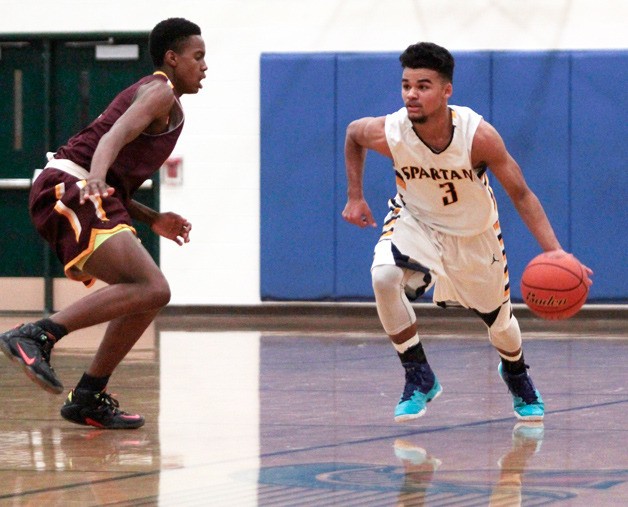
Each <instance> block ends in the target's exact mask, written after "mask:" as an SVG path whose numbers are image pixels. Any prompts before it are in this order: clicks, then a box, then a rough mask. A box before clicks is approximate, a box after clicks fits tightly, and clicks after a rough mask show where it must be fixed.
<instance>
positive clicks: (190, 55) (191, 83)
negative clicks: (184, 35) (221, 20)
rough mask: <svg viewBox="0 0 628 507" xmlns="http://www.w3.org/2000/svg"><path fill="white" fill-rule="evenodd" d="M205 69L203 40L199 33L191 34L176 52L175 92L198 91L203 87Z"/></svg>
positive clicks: (181, 93)
mask: <svg viewBox="0 0 628 507" xmlns="http://www.w3.org/2000/svg"><path fill="white" fill-rule="evenodd" d="M206 70H207V65H206V64H205V42H204V41H203V38H202V37H201V36H200V35H192V36H190V37H188V40H187V41H186V43H185V44H184V46H183V48H182V49H181V51H180V52H179V53H176V67H175V68H174V76H175V79H174V81H173V83H174V85H175V89H176V91H177V93H178V94H179V95H183V94H184V93H198V91H199V90H200V89H201V88H202V87H203V85H202V84H201V81H202V80H203V79H205V71H206Z"/></svg>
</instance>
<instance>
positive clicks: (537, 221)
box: [342, 43, 592, 422]
mask: <svg viewBox="0 0 628 507" xmlns="http://www.w3.org/2000/svg"><path fill="white" fill-rule="evenodd" d="M399 60H400V61H401V65H402V67H403V74H402V79H401V96H402V99H403V102H404V104H405V105H404V107H402V108H401V109H400V110H399V111H397V112H396V113H393V114H389V115H387V116H379V117H376V118H373V117H367V118H360V119H358V120H355V121H353V122H351V124H350V125H349V126H348V128H347V133H346V140H345V163H346V171H347V183H348V189H347V193H348V199H347V204H346V206H345V208H344V211H343V212H342V216H343V218H344V219H345V220H347V221H348V222H349V223H352V224H354V225H357V226H359V227H367V226H372V227H376V226H377V224H376V222H375V220H374V219H373V215H372V214H371V210H370V208H369V206H368V204H367V202H366V201H365V199H364V194H363V184H362V180H363V174H364V162H365V159H366V153H367V150H369V149H370V150H374V151H376V152H378V153H380V154H381V155H384V156H386V157H388V158H390V159H392V161H393V166H394V170H395V176H396V182H397V195H396V196H395V197H394V198H393V199H391V200H390V202H389V206H390V212H389V214H388V215H387V217H386V219H385V221H384V224H383V231H382V235H381V237H380V240H379V242H378V243H377V245H376V246H375V254H374V259H373V265H372V268H371V275H372V281H373V289H374V292H375V301H376V305H377V311H378V315H379V318H380V321H381V323H382V326H383V328H384V330H385V332H386V333H387V334H388V336H389V337H390V340H391V341H392V344H393V346H394V348H395V349H396V350H397V353H398V355H399V358H400V359H401V363H402V365H403V367H404V369H405V380H406V384H405V388H404V391H403V393H402V395H401V398H400V400H399V403H398V405H397V407H396V409H395V420H396V421H398V422H403V421H408V420H412V419H416V418H417V417H420V416H422V415H423V414H424V413H425V410H426V404H427V403H428V402H429V401H431V400H433V399H434V398H436V397H437V396H438V395H439V394H440V393H441V391H442V387H441V385H440V383H439V382H438V379H437V378H436V376H435V375H434V373H433V372H432V369H431V368H430V366H429V364H428V362H427V359H426V356H425V352H424V350H423V345H422V343H421V341H420V339H419V335H418V332H417V324H416V315H415V312H414V310H413V308H412V306H411V304H410V299H416V298H417V297H419V296H420V295H422V294H423V293H424V292H425V291H426V290H428V289H430V288H431V287H432V286H433V287H434V295H433V299H434V302H435V303H437V304H438V305H440V306H448V305H457V306H463V307H465V308H469V309H471V310H473V311H474V312H475V313H476V314H477V315H478V316H479V317H480V318H481V319H482V320H483V321H484V323H485V324H486V326H487V328H488V334H489V338H490V341H491V343H492V344H493V346H494V347H495V349H496V350H497V352H498V354H499V356H500V358H501V362H500V363H499V366H498V371H499V374H500V375H501V378H502V379H503V380H504V382H505V383H506V384H507V385H508V389H509V391H510V393H511V394H512V397H513V405H514V411H515V415H516V416H517V417H518V418H519V419H522V420H532V421H534V420H537V421H538V420H542V419H543V416H544V404H543V400H542V398H541V395H540V393H539V391H538V390H537V389H536V388H535V386H534V384H533V383H532V379H531V378H530V376H529V375H528V373H527V368H528V366H527V365H526V364H525V362H524V357H523V351H522V342H521V332H520V330H519V325H518V323H517V319H516V318H515V317H514V315H513V312H512V307H511V302H510V290H509V287H510V284H509V280H508V268H507V262H506V253H505V249H504V242H503V239H502V234H501V230H500V226H499V221H498V214H497V203H496V202H495V197H494V195H493V191H492V190H491V187H490V186H489V181H488V175H487V169H488V168H490V170H491V172H492V173H493V174H494V175H495V177H496V178H497V180H498V181H499V182H500V183H501V185H502V186H503V187H504V189H505V190H506V192H507V193H508V195H509V197H510V198H511V199H512V202H513V203H514V205H515V208H516V209H517V211H518V212H519V215H520V216H521V218H522V220H523V221H524V223H525V224H526V226H527V227H528V228H529V229H530V231H531V233H532V234H533V235H534V237H535V238H536V240H537V241H538V243H539V245H540V247H541V248H542V249H543V251H546V252H554V253H555V255H558V256H559V255H567V254H566V253H565V252H564V251H563V250H562V247H561V245H560V243H559V241H558V239H557V238H556V235H555V234H554V231H553V229H552V226H551V225H550V223H549V220H548V219H547V216H546V214H545V211H544V210H543V207H542V205H541V203H540V202H539V200H538V198H537V197H536V195H535V194H534V193H533V192H532V191H531V190H530V189H529V188H528V186H527V184H526V182H525V179H524V177H523V175H522V173H521V169H520V168H519V166H518V165H517V163H516V162H515V160H514V159H513V158H512V156H511V155H510V154H509V152H508V151H507V149H506V147H505V145H504V142H503V140H502V138H501V136H500V135H499V133H498V132H497V131H496V130H495V128H494V127H493V126H491V125H490V124H489V123H487V122H486V121H484V120H483V119H482V117H481V116H480V115H479V114H477V113H475V112H474V111H472V110H471V109H469V108H466V107H460V106H453V105H449V104H448V99H449V97H450V96H451V94H452V91H453V88H452V80H453V70H454V60H453V57H452V56H451V54H450V53H449V51H447V50H446V49H445V48H442V47H440V46H437V45H436V44H433V43H418V44H414V45H411V46H409V47H408V48H407V49H406V50H405V51H404V52H403V54H402V55H401V56H400V58H399ZM585 270H586V272H587V273H588V274H589V275H591V274H592V271H591V270H590V269H589V268H586V267H585ZM587 283H589V284H590V283H591V282H590V280H587Z"/></svg>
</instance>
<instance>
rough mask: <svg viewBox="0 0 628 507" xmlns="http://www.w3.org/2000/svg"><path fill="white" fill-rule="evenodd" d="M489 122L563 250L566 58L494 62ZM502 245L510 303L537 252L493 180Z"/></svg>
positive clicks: (512, 57)
mask: <svg viewBox="0 0 628 507" xmlns="http://www.w3.org/2000/svg"><path fill="white" fill-rule="evenodd" d="M492 88H493V93H492V96H493V101H492V110H493V117H494V119H493V121H492V122H491V123H492V124H493V125H494V126H495V128H496V129H497V130H498V131H499V133H500V134H501V136H502V138H503V139H504V142H505V143H506V146H507V148H508V151H509V152H510V153H511V155H512V156H513V157H514V159H515V160H516V161H517V162H518V163H519V165H520V167H521V168H522V170H523V171H524V175H525V177H526V180H527V182H528V185H529V186H530V187H531V188H532V190H533V191H534V193H535V194H536V195H537V197H538V198H539V199H540V200H541V202H542V203H543V207H544V208H545V212H546V213H547V215H548V217H549V219H550V222H551V223H552V226H553V227H554V231H555V232H556V234H557V236H558V238H559V240H560V241H561V243H562V245H563V248H564V249H566V250H570V248H571V246H570V243H571V241H570V237H569V93H568V90H569V55H568V54H566V53H558V52H547V53H521V52H517V53H515V52H504V53H497V54H495V55H494V56H493V78H492ZM491 183H492V187H493V189H494V190H495V195H496V198H497V203H498V206H499V213H500V224H501V227H502V232H503V233H504V238H505V243H506V254H507V256H508V269H509V274H510V282H511V288H512V295H513V297H519V296H520V287H519V280H520V279H521V274H522V272H523V269H524V268H525V266H526V264H527V263H528V262H529V261H530V259H532V258H533V257H534V256H536V255H538V254H539V253H541V249H540V247H539V245H538V243H537V242H536V240H535V239H534V237H533V236H532V234H530V232H529V231H528V229H527V228H526V227H525V226H524V225H523V223H522V221H521V218H520V217H519V215H518V213H517V212H516V210H515V208H514V206H513V204H512V201H511V200H510V199H509V197H508V195H507V194H506V192H505V191H504V190H503V187H502V186H501V185H500V184H498V182H497V178H496V177H495V176H494V175H491Z"/></svg>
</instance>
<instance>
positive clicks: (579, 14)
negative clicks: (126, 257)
mask: <svg viewBox="0 0 628 507" xmlns="http://www.w3.org/2000/svg"><path fill="white" fill-rule="evenodd" d="M175 3H176V6H175V5H174V4H175ZM0 12H2V13H3V14H2V16H0V33H3V32H4V33H16V32H92V31H95V32H106V31H127V30H128V31H143V30H146V31H149V30H150V29H151V28H152V27H153V26H154V25H155V24H156V23H157V22H159V21H160V20H161V19H164V18H167V17H172V16H181V17H186V18H188V19H190V20H192V21H194V22H196V23H198V24H199V25H200V26H201V28H202V30H203V35H204V38H205V42H206V45H207V63H208V65H209V71H208V78H207V79H206V80H205V85H204V89H203V90H201V92H200V94H199V95H196V96H186V97H184V100H183V103H184V107H185V108H186V114H187V122H186V127H185V129H184V132H183V134H182V136H181V138H180V141H179V144H178V146H177V149H176V153H178V154H181V155H182V156H183V157H184V159H185V161H184V184H183V186H181V187H179V188H177V187H174V188H163V190H162V195H161V202H162V209H164V210H173V211H177V212H179V213H181V214H183V215H184V216H186V217H188V218H189V219H190V220H191V221H192V223H193V226H194V230H193V235H192V242H191V243H189V244H188V245H186V246H184V247H181V248H179V247H177V246H176V245H174V244H170V243H168V244H165V243H164V244H163V245H162V267H163V270H164V272H165V273H166V276H167V277H168V279H169V280H170V283H171V286H172V290H173V298H172V304H175V305H210V304H211V305H214V304H254V303H257V302H259V300H260V299H259V56H260V53H262V52H269V51H270V52H290V51H402V50H403V49H404V48H405V47H406V46H408V45H409V44H411V43H414V42H417V41H419V40H431V41H434V42H437V43H439V44H441V45H444V46H446V47H448V48H449V49H451V50H464V49H533V50H535V49H579V48H594V49H599V48H613V49H614V48H622V49H625V48H627V47H628V30H626V25H625V23H626V19H628V2H627V1H626V0H596V1H587V0H316V1H314V2H306V1H304V0H198V1H192V0H187V1H186V0H179V1H177V2H172V1H171V0H169V1H164V0H153V1H152V2H149V3H146V2H140V1H133V0H124V1H121V0H107V1H89V0H55V1H54V2H42V1H41V0H21V1H20V2H15V1H13V0H12V1H10V2H9V1H6V0H0ZM304 100H307V97H304ZM386 112H387V111H382V113H386Z"/></svg>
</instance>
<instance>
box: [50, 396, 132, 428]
mask: <svg viewBox="0 0 628 507" xmlns="http://www.w3.org/2000/svg"><path fill="white" fill-rule="evenodd" d="M119 407H120V404H119V403H118V400H116V399H114V398H112V397H111V395H110V394H109V393H106V392H105V391H90V390H88V389H78V388H77V389H72V390H71V391H70V394H68V398H67V400H65V403H64V404H63V406H62V407H61V417H63V418H64V419H66V420H68V421H70V422H73V423H76V424H82V425H84V426H95V427H96V428H104V429H111V430H130V429H135V428H140V427H141V426H144V418H143V417H142V416H141V415H139V414H127V413H126V412H123V411H122V410H120V408H119Z"/></svg>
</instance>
